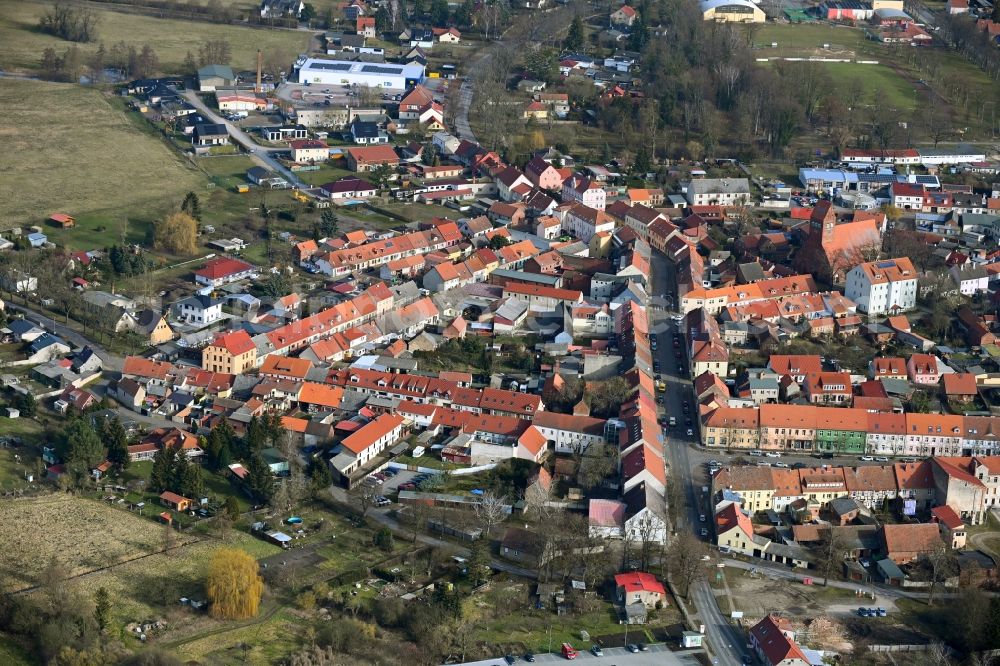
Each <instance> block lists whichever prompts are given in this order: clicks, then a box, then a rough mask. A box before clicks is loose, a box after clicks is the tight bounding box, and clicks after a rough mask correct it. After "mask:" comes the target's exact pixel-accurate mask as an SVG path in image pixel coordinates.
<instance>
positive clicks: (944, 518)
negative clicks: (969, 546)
mask: <svg viewBox="0 0 1000 666" xmlns="http://www.w3.org/2000/svg"><path fill="white" fill-rule="evenodd" d="M931 521H932V522H935V523H937V525H938V527H939V529H940V531H941V539H942V540H943V541H944V542H945V543H946V544H948V547H949V548H951V549H952V550H961V549H962V548H965V541H966V528H965V522H964V521H963V520H962V519H961V518H960V517H959V515H958V514H957V513H955V510H954V509H952V508H951V507H950V506H948V505H947V504H946V505H943V506H936V507H934V508H933V509H931Z"/></svg>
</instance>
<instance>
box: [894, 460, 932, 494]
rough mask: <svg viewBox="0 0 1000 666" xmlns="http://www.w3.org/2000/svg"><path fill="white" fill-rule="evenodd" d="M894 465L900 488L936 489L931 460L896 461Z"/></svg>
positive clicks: (897, 483)
mask: <svg viewBox="0 0 1000 666" xmlns="http://www.w3.org/2000/svg"><path fill="white" fill-rule="evenodd" d="M892 467H893V471H895V472H896V485H897V486H899V489H900V490H933V489H934V471H933V470H932V469H931V463H930V461H927V460H921V461H920V462H917V463H896V464H895V465H893V466H892Z"/></svg>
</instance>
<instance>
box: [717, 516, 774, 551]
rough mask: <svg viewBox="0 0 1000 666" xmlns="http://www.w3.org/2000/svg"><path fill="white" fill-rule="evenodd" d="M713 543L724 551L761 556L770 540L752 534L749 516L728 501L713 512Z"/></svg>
mask: <svg viewBox="0 0 1000 666" xmlns="http://www.w3.org/2000/svg"><path fill="white" fill-rule="evenodd" d="M715 543H716V545H718V547H719V548H720V549H724V550H725V552H729V553H736V554H738V555H746V556H748V557H761V556H763V554H764V551H765V550H766V549H767V546H768V544H770V543H771V542H770V541H768V540H767V539H765V538H763V537H759V536H757V535H756V534H754V531H753V523H751V522H750V516H748V515H747V514H745V513H743V511H741V510H740V507H739V505H738V504H736V503H735V502H730V503H728V504H726V505H725V506H724V507H723V508H722V510H721V511H719V512H718V513H716V514H715Z"/></svg>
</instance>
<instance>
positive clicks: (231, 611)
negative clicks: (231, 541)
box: [207, 548, 264, 620]
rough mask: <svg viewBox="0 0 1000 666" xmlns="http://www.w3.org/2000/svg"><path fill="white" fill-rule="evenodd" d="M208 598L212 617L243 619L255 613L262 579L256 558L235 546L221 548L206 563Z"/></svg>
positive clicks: (261, 590) (262, 589)
mask: <svg viewBox="0 0 1000 666" xmlns="http://www.w3.org/2000/svg"><path fill="white" fill-rule="evenodd" d="M207 587H208V599H209V601H210V602H211V606H210V610H211V613H212V616H213V617H218V618H222V619H224V620H245V619H247V618H251V617H254V616H256V615H257V609H258V608H259V607H260V597H261V594H263V592H264V579H263V578H261V577H260V573H259V565H258V564H257V560H255V559H254V558H253V557H251V556H250V555H249V554H248V553H246V552H245V551H242V550H240V549H238V548H220V549H219V550H217V551H215V554H214V555H213V556H212V561H211V562H210V563H209V565H208V581H207Z"/></svg>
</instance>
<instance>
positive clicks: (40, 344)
mask: <svg viewBox="0 0 1000 666" xmlns="http://www.w3.org/2000/svg"><path fill="white" fill-rule="evenodd" d="M56 344H59V345H65V346H66V347H69V345H67V344H66V343H65V342H63V341H62V340H61V339H60V338H57V337H56V336H54V335H52V334H51V333H45V334H43V335H40V336H39V337H37V338H36V339H35V341H34V342H32V343H31V346H30V347H28V349H29V350H31V353H32V354H34V353H35V352H38V351H41V350H43V349H45V348H46V347H51V346H52V345H56Z"/></svg>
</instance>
